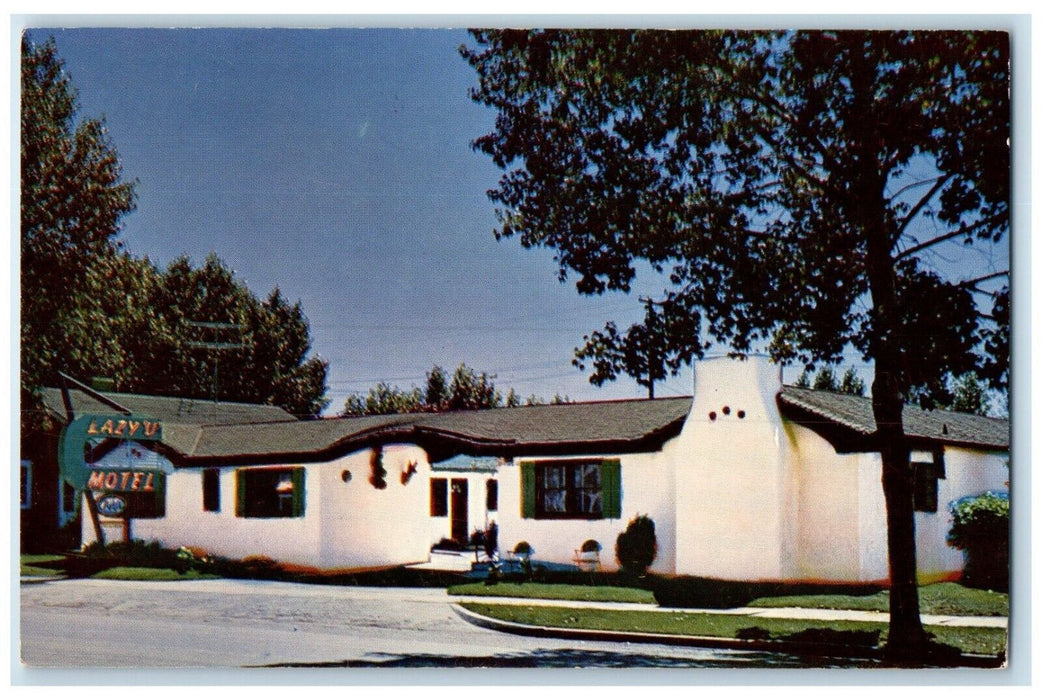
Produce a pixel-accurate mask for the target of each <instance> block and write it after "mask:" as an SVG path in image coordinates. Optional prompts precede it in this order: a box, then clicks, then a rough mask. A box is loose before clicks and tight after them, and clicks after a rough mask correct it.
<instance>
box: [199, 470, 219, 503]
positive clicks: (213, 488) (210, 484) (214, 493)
mask: <svg viewBox="0 0 1042 700" xmlns="http://www.w3.org/2000/svg"><path fill="white" fill-rule="evenodd" d="M220 485H221V484H220V471H219V470H217V469H204V470H203V510H206V511H211V512H214V511H219V510H220V509H221V489H220Z"/></svg>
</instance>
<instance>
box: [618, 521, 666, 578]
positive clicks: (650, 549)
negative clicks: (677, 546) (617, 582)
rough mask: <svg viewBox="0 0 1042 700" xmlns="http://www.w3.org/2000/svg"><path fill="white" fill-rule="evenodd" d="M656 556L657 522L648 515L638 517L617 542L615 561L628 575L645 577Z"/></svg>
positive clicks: (631, 522) (630, 523)
mask: <svg viewBox="0 0 1042 700" xmlns="http://www.w3.org/2000/svg"><path fill="white" fill-rule="evenodd" d="M656 556H658V540H657V539H656V538H655V522H654V521H653V520H652V519H651V518H649V517H648V516H646V515H637V516H635V517H634V518H633V519H632V520H630V522H629V524H628V525H626V529H625V530H624V531H622V532H620V533H619V536H618V538H616V540H615V560H616V561H618V562H619V566H621V567H622V569H623V571H625V572H626V573H628V574H632V575H634V576H643V575H644V574H645V573H646V572H647V570H648V567H649V566H651V563H652V562H653V561H655V557H656Z"/></svg>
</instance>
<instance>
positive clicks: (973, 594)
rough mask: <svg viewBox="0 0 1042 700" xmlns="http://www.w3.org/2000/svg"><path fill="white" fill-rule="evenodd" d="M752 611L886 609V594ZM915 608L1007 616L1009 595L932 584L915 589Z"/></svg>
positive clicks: (771, 602) (799, 598)
mask: <svg viewBox="0 0 1042 700" xmlns="http://www.w3.org/2000/svg"><path fill="white" fill-rule="evenodd" d="M749 606H750V607H756V608H815V609H827V610H876V611H879V612H887V611H888V610H889V609H890V593H889V592H888V591H880V592H879V593H876V594H874V595H867V596H852V595H796V596H775V597H770V598H757V599H755V600H753V601H751V602H750V603H749ZM919 608H920V612H921V613H922V614H924V615H998V616H1008V615H1009V594H1007V593H998V592H996V591H981V590H977V589H975V588H966V587H965V586H960V585H959V584H957V583H950V582H949V583H935V584H932V585H929V586H920V588H919Z"/></svg>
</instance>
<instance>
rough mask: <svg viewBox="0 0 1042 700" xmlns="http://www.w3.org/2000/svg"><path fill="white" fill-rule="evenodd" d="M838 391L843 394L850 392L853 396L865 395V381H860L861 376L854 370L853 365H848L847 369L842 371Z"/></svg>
mask: <svg viewBox="0 0 1042 700" xmlns="http://www.w3.org/2000/svg"><path fill="white" fill-rule="evenodd" d="M839 391H840V392H841V393H843V394H852V395H854V396H864V395H865V382H864V381H862V379H861V377H859V376H857V372H855V371H854V368H853V367H848V368H847V371H846V372H844V373H843V379H842V380H841V381H840V383H839Z"/></svg>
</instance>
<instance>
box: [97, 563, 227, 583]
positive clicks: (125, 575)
mask: <svg viewBox="0 0 1042 700" xmlns="http://www.w3.org/2000/svg"><path fill="white" fill-rule="evenodd" d="M91 578H101V579H109V580H114V581H195V580H200V579H214V578H220V577H218V576H215V575H214V574H200V573H199V572H198V571H194V570H193V571H188V572H186V573H184V574H179V573H177V572H176V571H174V570H173V569H151V568H147V567H144V566H114V567H112V568H111V569H105V570H104V571H99V572H98V573H96V574H94V575H93V576H91Z"/></svg>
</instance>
